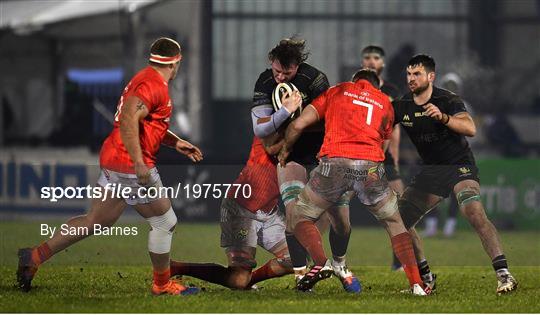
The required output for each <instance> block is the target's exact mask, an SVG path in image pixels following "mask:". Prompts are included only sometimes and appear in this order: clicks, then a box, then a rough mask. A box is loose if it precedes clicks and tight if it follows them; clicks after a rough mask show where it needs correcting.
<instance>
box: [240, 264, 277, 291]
mask: <svg viewBox="0 0 540 315" xmlns="http://www.w3.org/2000/svg"><path fill="white" fill-rule="evenodd" d="M275 261H276V259H271V260H269V261H267V262H266V264H264V266H262V267H261V268H259V269H257V270H255V271H253V272H252V273H251V281H250V283H249V286H248V287H251V286H252V285H254V284H255V283H257V282H261V281H264V280H268V279H272V278H275V277H279V276H282V275H283V274H278V273H276V272H275V271H274V269H273V268H272V264H273V263H274V262H275Z"/></svg>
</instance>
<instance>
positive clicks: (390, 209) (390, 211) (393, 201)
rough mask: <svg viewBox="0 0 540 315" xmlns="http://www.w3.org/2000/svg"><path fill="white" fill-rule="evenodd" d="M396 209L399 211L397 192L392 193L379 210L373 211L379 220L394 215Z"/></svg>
mask: <svg viewBox="0 0 540 315" xmlns="http://www.w3.org/2000/svg"><path fill="white" fill-rule="evenodd" d="M396 211H398V200H397V197H396V195H395V194H391V196H390V199H388V201H386V203H385V204H384V205H383V206H382V207H380V208H379V209H378V210H377V211H373V212H372V213H373V216H374V217H375V218H376V219H377V220H379V221H381V220H384V219H386V218H389V217H391V216H393V215H394V213H396Z"/></svg>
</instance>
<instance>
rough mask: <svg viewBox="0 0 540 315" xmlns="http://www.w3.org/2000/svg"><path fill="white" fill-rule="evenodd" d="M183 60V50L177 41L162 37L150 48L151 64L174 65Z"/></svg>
mask: <svg viewBox="0 0 540 315" xmlns="http://www.w3.org/2000/svg"><path fill="white" fill-rule="evenodd" d="M181 59H182V48H181V47H180V44H178V42H177V41H175V40H174V39H171V38H167V37H160V38H158V39H157V40H156V41H155V42H153V43H152V46H151V47H150V58H149V60H150V61H151V62H155V63H159V64H162V65H168V64H173V63H176V62H178V61H180V60H181Z"/></svg>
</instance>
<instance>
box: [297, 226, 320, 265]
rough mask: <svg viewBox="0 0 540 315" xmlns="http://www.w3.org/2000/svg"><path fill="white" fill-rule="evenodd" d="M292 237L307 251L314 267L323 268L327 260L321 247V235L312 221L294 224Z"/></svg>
mask: <svg viewBox="0 0 540 315" xmlns="http://www.w3.org/2000/svg"><path fill="white" fill-rule="evenodd" d="M294 236H295V237H296V238H297V239H298V241H299V242H300V244H302V246H304V248H305V249H306V250H307V251H308V253H309V255H310V256H311V259H313V261H314V262H315V265H317V266H324V264H325V263H326V260H327V258H326V254H325V253H324V248H323V245H322V239H321V233H320V232H319V229H317V226H316V225H315V223H313V222H312V221H302V222H300V223H298V224H296V227H295V228H294Z"/></svg>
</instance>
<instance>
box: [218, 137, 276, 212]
mask: <svg viewBox="0 0 540 315" xmlns="http://www.w3.org/2000/svg"><path fill="white" fill-rule="evenodd" d="M276 166H277V162H275V161H274V160H273V159H272V157H271V156H269V155H268V154H267V153H266V151H265V150H264V146H263V143H262V142H261V140H260V139H259V138H257V137H253V143H252V144H251V151H250V153H249V159H248V161H247V163H246V165H245V166H244V168H243V169H242V171H241V172H240V175H238V178H237V179H236V180H235V181H234V183H235V184H241V185H250V186H251V197H250V198H244V196H243V194H242V191H241V190H240V191H239V192H238V193H237V194H236V198H235V192H236V188H234V189H233V188H231V189H230V190H229V194H228V195H227V198H229V199H232V200H235V201H236V202H237V203H238V204H239V205H241V206H242V207H244V208H246V209H247V210H249V211H251V212H256V211H257V210H262V211H264V212H270V211H272V209H274V207H275V206H276V205H277V203H278V199H279V187H278V183H277V169H276Z"/></svg>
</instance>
